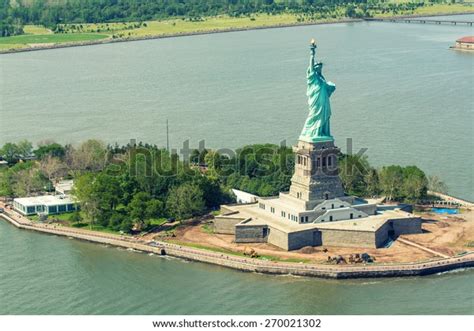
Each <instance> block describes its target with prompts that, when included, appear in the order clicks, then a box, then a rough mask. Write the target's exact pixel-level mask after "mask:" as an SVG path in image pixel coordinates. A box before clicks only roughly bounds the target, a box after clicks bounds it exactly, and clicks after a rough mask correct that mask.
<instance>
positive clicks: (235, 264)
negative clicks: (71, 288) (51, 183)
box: [0, 211, 474, 279]
mask: <svg viewBox="0 0 474 331" xmlns="http://www.w3.org/2000/svg"><path fill="white" fill-rule="evenodd" d="M0 218H2V219H4V220H6V221H7V222H9V223H10V224H12V225H13V226H15V227H17V228H18V229H24V230H30V231H36V232H40V233H46V234H52V235H58V236H63V237H68V238H74V239H78V240H83V241H89V242H92V243H98V244H106V245H110V246H115V247H121V248H126V249H134V250H137V251H140V252H144V253H154V254H158V255H169V256H173V257H177V258H182V259H185V260H191V261H196V262H203V263H208V264H213V265H218V266H222V267H227V268H231V269H234V270H240V271H245V272H257V273H263V274H271V275H295V276H306V277H318V278H332V279H354V278H381V277H407V276H425V275H431V274H436V273H440V272H446V271H451V270H455V269H462V268H470V267H474V252H469V253H466V254H464V255H459V256H455V257H450V258H441V259H435V260H430V261H425V262H413V263H396V264H385V265H373V264H372V265H362V266H354V265H347V266H338V265H324V264H301V263H295V262H275V261H273V262H272V261H265V260H255V259H252V258H247V257H240V256H235V255H230V254H224V253H216V252H213V251H206V250H202V249H196V248H192V247H187V246H180V245H177V244H171V243H167V242H158V241H154V243H155V244H154V245H150V244H149V243H146V242H145V241H143V240H141V241H140V240H136V239H133V238H126V237H124V236H120V235H115V234H105V233H100V232H97V231H91V230H85V229H74V228H66V227H58V226H54V225H53V226H49V225H48V224H34V223H32V222H31V221H29V220H27V219H26V218H24V217H21V221H20V220H19V219H14V216H12V215H10V214H9V212H7V211H5V212H4V213H2V214H0Z"/></svg>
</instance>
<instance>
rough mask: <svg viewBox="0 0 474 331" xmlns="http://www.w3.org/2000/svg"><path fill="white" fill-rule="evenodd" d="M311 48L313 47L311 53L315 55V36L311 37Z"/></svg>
mask: <svg viewBox="0 0 474 331" xmlns="http://www.w3.org/2000/svg"><path fill="white" fill-rule="evenodd" d="M309 48H310V49H311V53H312V54H313V55H314V53H316V40H314V38H313V39H311V42H310V46H309Z"/></svg>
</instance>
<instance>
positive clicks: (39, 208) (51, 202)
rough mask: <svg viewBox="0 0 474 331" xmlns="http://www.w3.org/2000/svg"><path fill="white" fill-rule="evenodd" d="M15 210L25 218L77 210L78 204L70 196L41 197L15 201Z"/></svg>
mask: <svg viewBox="0 0 474 331" xmlns="http://www.w3.org/2000/svg"><path fill="white" fill-rule="evenodd" d="M13 208H14V209H15V210H16V211H18V212H19V213H20V214H23V215H25V216H29V215H35V214H46V215H50V214H61V213H66V212H72V211H75V210H77V203H76V202H75V201H74V200H73V199H72V198H71V197H69V196H63V195H60V196H56V195H41V196H36V197H27V198H16V199H13Z"/></svg>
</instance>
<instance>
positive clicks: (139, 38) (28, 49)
mask: <svg viewBox="0 0 474 331" xmlns="http://www.w3.org/2000/svg"><path fill="white" fill-rule="evenodd" d="M471 14H474V11H472V12H457V13H444V14H430V15H421V14H416V15H402V16H387V17H376V18H377V19H387V20H389V19H404V18H416V17H440V16H456V15H471ZM360 22H366V20H365V19H362V18H360V19H356V18H354V19H352V18H346V19H340V20H334V21H321V22H317V21H311V22H295V23H284V24H273V25H262V26H256V27H241V28H223V29H214V30H206V31H193V32H179V33H170V34H161V35H149V36H136V37H129V38H117V39H112V38H110V37H109V38H105V39H99V40H92V41H84V42H70V43H61V44H52V45H51V44H44V46H34V47H25V48H17V49H9V50H0V55H2V54H15V53H23V52H33V51H43V50H50V49H58V48H69V47H81V46H93V45H104V44H112V43H121V42H132V41H143V40H152V39H167V38H175V37H189V36H199V35H207V34H215V33H227V32H240V31H252V30H266V29H278V28H290V27H298V26H311V25H324V24H341V23H360Z"/></svg>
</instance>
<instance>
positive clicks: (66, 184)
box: [54, 179, 74, 195]
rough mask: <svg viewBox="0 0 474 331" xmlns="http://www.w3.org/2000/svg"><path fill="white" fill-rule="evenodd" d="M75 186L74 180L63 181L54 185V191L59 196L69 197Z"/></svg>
mask: <svg viewBox="0 0 474 331" xmlns="http://www.w3.org/2000/svg"><path fill="white" fill-rule="evenodd" d="M73 186H74V181H73V180H72V179H69V180H61V181H59V182H58V183H57V184H56V185H54V189H55V190H56V193H58V194H64V195H68V194H70V193H71V191H72V187H73Z"/></svg>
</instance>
